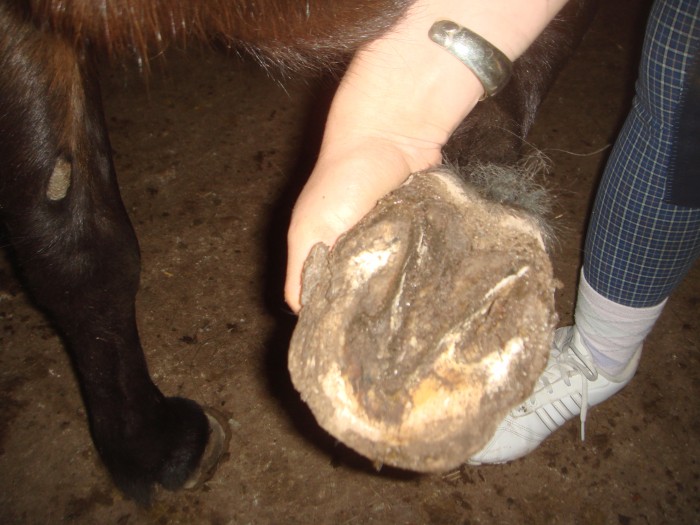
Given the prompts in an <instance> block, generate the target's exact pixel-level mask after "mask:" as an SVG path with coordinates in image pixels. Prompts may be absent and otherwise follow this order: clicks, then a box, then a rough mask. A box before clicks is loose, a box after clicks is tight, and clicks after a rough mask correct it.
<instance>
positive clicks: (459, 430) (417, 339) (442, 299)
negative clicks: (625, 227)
mask: <svg viewBox="0 0 700 525" xmlns="http://www.w3.org/2000/svg"><path fill="white" fill-rule="evenodd" d="M554 288H555V285H554V280H553V277H552V267H551V264H550V261H549V257H548V255H547V253H546V250H545V247H544V243H543V241H542V235H541V233H540V232H539V229H538V226H537V221H535V220H533V219H531V218H530V217H529V216H527V215H526V214H524V213H519V212H516V211H515V210H513V209H510V208H507V207H504V206H500V205H497V204H493V203H491V202H486V201H485V200H484V199H482V198H480V197H479V196H478V195H477V194H476V193H475V192H474V191H473V190H472V189H470V188H468V187H467V186H465V185H464V184H463V183H462V182H461V180H459V179H458V178H457V177H456V176H454V175H452V174H451V173H449V172H447V171H446V170H436V171H432V172H429V173H420V174H415V175H413V176H412V177H411V178H410V179H409V181H408V182H407V183H406V184H404V185H403V186H402V187H401V188H399V189H398V190H396V191H395V192H393V193H392V194H390V195H389V196H387V197H386V198H384V199H382V201H380V202H379V203H378V205H377V207H376V208H375V209H374V210H373V211H372V212H370V214H368V215H367V217H365V218H364V219H363V220H362V221H361V222H360V223H359V224H358V225H357V226H356V227H355V228H353V229H352V230H351V231H349V232H348V233H347V234H345V235H344V236H343V237H341V238H340V239H339V240H338V242H337V244H336V245H335V247H334V248H333V249H332V250H331V251H329V250H328V249H327V247H325V246H323V245H317V246H316V247H314V249H313V250H312V252H311V254H310V255H309V258H308V259H307V262H306V265H305V268H304V277H303V292H302V309H301V312H300V316H299V321H298V324H297V327H296V330H295V333H294V335H293V337H292V342H291V347H290V354H289V368H290V372H291V376H292V380H293V382H294V384H295V386H296V388H297V389H298V390H299V391H300V393H301V395H302V398H303V399H304V400H305V401H306V402H307V403H308V404H309V406H310V408H311V410H312V412H313V413H314V415H315V417H316V419H317V420H318V422H319V424H320V425H321V426H322V427H324V428H325V429H326V430H327V431H328V432H330V433H331V434H332V435H333V436H335V437H336V438H337V439H339V440H340V441H342V442H344V443H345V444H346V445H348V446H350V447H351V448H354V449H355V450H356V451H358V452H360V453H361V454H363V455H365V456H367V457H368V458H369V459H371V460H373V461H374V462H376V463H379V464H389V465H393V466H397V467H400V468H406V469H410V470H415V471H421V472H435V471H445V470H448V469H451V468H454V467H455V466H457V465H460V464H462V463H464V462H465V461H466V460H467V459H468V458H469V457H470V456H471V455H473V454H474V453H475V452H477V451H478V450H480V449H481V448H482V447H483V446H484V445H485V443H486V442H487V441H488V439H489V438H490V437H491V436H492V435H493V433H494V432H495V430H496V427H497V425H498V423H499V422H500V421H501V420H502V419H503V417H504V416H505V415H506V414H507V413H508V411H509V410H510V409H511V408H512V407H513V406H515V405H517V404H518V403H521V402H522V401H523V400H524V399H526V398H527V397H528V396H529V395H530V394H531V392H532V390H533V388H534V384H535V381H536V380H537V378H538V377H539V375H540V374H541V372H542V370H543V369H544V366H545V363H546V361H547V356H548V354H549V346H550V340H551V334H552V330H553V326H554V322H555V314H554V293H553V292H554Z"/></svg>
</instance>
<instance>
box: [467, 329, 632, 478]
mask: <svg viewBox="0 0 700 525" xmlns="http://www.w3.org/2000/svg"><path fill="white" fill-rule="evenodd" d="M641 353H642V352H641V347H640V349H639V350H638V351H637V353H636V354H635V355H634V357H633V358H632V360H631V361H630V363H629V364H628V365H627V367H626V368H625V369H624V370H623V371H622V372H621V373H620V374H619V375H617V376H610V375H608V374H605V373H603V372H602V371H600V370H598V369H596V367H595V365H594V363H593V359H592V358H591V354H590V352H589V351H588V350H587V349H586V348H585V346H584V345H583V342H582V341H581V336H580V335H579V333H578V330H577V329H576V327H575V326H566V327H563V328H559V329H558V330H557V331H556V332H555V333H554V342H553V344H552V352H551V354H550V356H549V361H548V362H547V368H545V371H544V373H543V374H542V376H541V377H540V378H539V379H538V381H537V384H536V386H535V391H534V393H533V394H532V397H530V399H528V400H527V401H525V402H524V403H523V404H522V405H520V406H517V407H515V408H514V409H513V410H511V412H510V414H509V415H508V416H506V418H505V419H504V420H503V422H502V423H501V424H500V425H499V426H498V429H497V430H496V433H495V434H494V436H493V437H492V438H491V441H489V442H488V443H487V444H486V446H485V447H484V448H483V449H482V450H481V451H480V452H478V453H477V454H475V455H474V456H472V457H471V458H470V459H469V461H468V463H469V464H470V465H482V464H486V463H506V462H508V461H512V460H514V459H518V458H521V457H523V456H525V455H527V454H529V453H530V452H532V451H533V450H535V449H536V448H537V447H538V446H539V444H540V443H542V441H544V440H545V438H547V437H548V436H549V435H550V434H551V433H552V432H554V431H555V430H557V429H558V428H559V427H561V426H562V425H563V424H564V423H566V422H567V421H568V420H569V419H571V418H573V417H575V416H577V415H580V418H581V439H584V430H585V423H586V415H587V412H588V408H589V407H592V406H594V405H597V404H598V403H601V402H603V401H605V400H606V399H608V398H609V397H611V396H612V395H614V394H616V393H617V392H619V391H620V390H621V389H622V388H623V387H624V386H625V385H626V384H627V383H628V382H629V381H630V379H632V376H634V373H635V372H636V370H637V364H638V363H639V357H640V355H641Z"/></svg>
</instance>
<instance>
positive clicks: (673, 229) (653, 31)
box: [584, 0, 700, 307]
mask: <svg viewBox="0 0 700 525" xmlns="http://www.w3.org/2000/svg"><path fill="white" fill-rule="evenodd" d="M699 50H700V2H699V1H698V0H666V1H664V0H657V1H656V2H655V3H654V6H653V7H652V10H651V14H650V18H649V22H648V26H647V32H646V37H645V41H644V48H643V51H642V60H641V64H640V69H639V78H638V80H637V84H636V96H635V98H634V101H633V105H632V109H631V111H630V114H629V116H628V117H627V120H626V122H625V125H624V127H623V129H622V131H621V132H620V135H619V137H618V139H617V142H616V144H615V147H614V148H613V151H612V153H611V156H610V159H609V161H608V165H607V167H606V169H605V172H604V174H603V178H602V180H601V183H600V187H599V189H598V194H597V196H596V201H595V205H594V209H593V212H592V216H591V221H590V224H589V227H588V235H587V238H586V248H585V255H584V274H585V276H586V280H587V281H588V282H589V283H590V285H591V286H592V287H593V288H594V289H595V290H596V291H597V292H598V293H600V294H601V295H603V296H604V297H607V298H608V299H610V300H612V301H614V302H616V303H619V304H623V305H626V306H632V307H648V306H654V305H656V304H659V303H660V302H661V301H663V300H664V299H666V297H668V295H669V294H670V293H671V292H672V291H673V289H674V288H675V287H676V286H678V284H679V283H680V282H681V280H682V279H683V277H685V275H686V273H687V272H688V271H689V269H690V267H691V266H692V264H693V262H694V261H695V260H696V259H697V257H698V256H699V255H700V208H691V207H681V206H675V205H672V204H668V203H666V202H665V201H666V200H668V199H667V198H666V197H667V196H666V191H667V188H668V187H669V182H670V181H671V180H672V177H673V170H674V168H675V162H674V160H675V159H674V149H673V144H674V140H675V136H674V134H675V132H676V130H677V128H678V125H677V123H678V119H679V116H680V114H681V112H682V111H683V105H682V104H681V94H682V93H683V90H685V89H688V87H689V86H688V85H687V84H688V83H689V82H688V78H689V75H688V71H689V69H690V67H691V66H692V65H693V64H694V63H695V61H696V60H698V58H699V53H698V51H699ZM697 140H698V147H699V148H700V137H697Z"/></svg>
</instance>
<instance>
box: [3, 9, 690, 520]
mask: <svg viewBox="0 0 700 525" xmlns="http://www.w3.org/2000/svg"><path fill="white" fill-rule="evenodd" d="M604 4H605V5H604V6H603V9H602V11H601V12H600V14H599V15H598V17H597V18H596V20H595V22H594V26H593V28H592V30H591V32H590V34H589V35H588V36H587V38H586V40H585V42H584V44H583V45H582V47H581V48H580V50H579V52H578V53H577V55H576V57H575V59H574V60H573V61H572V62H571V63H570V65H569V66H568V67H567V68H566V70H565V71H564V72H563V73H562V75H561V76H560V79H559V81H558V83H557V85H556V86H555V89H554V90H553V91H552V92H551V94H550V96H549V98H548V99H547V101H546V102H545V104H544V106H543V107H542V110H541V113H540V117H539V120H538V123H537V126H536V129H535V130H534V131H533V133H532V134H531V136H530V138H529V140H530V142H531V143H532V144H534V145H535V146H536V147H538V148H540V149H541V150H543V151H544V152H545V153H546V154H547V155H548V156H549V157H550V158H551V160H552V163H553V172H552V174H551V175H550V177H549V178H548V179H547V182H546V184H547V186H548V187H549V188H550V189H551V191H552V192H553V194H554V195H555V197H556V204H555V211H554V213H553V218H552V222H553V224H554V226H555V228H556V230H557V233H558V239H559V241H558V245H557V247H556V249H555V252H554V254H553V260H554V265H555V271H556V274H557V276H558V277H559V279H560V280H561V281H562V282H563V284H564V286H563V288H562V289H561V290H559V291H558V293H557V301H558V310H559V314H560V317H561V322H562V324H568V323H570V321H571V312H572V307H573V299H574V295H575V283H576V277H577V273H578V267H579V264H580V255H581V241H582V235H583V232H584V228H585V217H586V214H587V211H588V206H589V202H590V198H591V194H592V191H593V188H594V185H595V181H596V179H597V178H598V176H599V174H600V171H601V166H602V165H603V163H604V161H605V158H606V156H607V153H608V151H609V149H605V150H603V148H604V147H605V146H606V145H609V144H610V143H611V141H612V140H613V137H614V135H615V133H616V130H617V129H618V127H619V125H620V122H621V118H622V117H623V115H624V113H625V109H626V107H627V105H628V103H629V94H630V89H631V79H632V75H633V71H634V67H635V64H636V60H637V56H636V53H637V51H636V50H637V49H638V44H639V29H640V28H641V27H642V25H643V17H644V13H645V10H646V6H647V4H648V2H646V1H635V0H617V1H615V2H604ZM104 91H105V102H106V109H107V118H108V122H109V125H110V129H111V133H112V141H113V147H114V150H115V156H116V164H117V170H118V173H119V177H120V181H121V184H122V190H123V196H124V200H125V202H126V205H127V208H128V210H129V213H130V214H131V217H132V220H133V222H134V225H135V227H136V230H137V232H138V234H139V238H140V242H141V247H142V251H143V274H142V287H141V292H140V294H139V297H138V305H137V306H138V312H139V321H140V327H141V334H142V338H143V343H144V347H145V348H146V353H147V358H148V360H149V364H150V368H151V371H152V373H153V375H154V377H155V379H156V381H157V383H158V384H159V385H160V387H161V388H162V390H163V391H164V392H166V393H167V394H178V395H186V396H188V397H192V398H194V399H197V400H198V401H200V402H201V403H203V404H206V405H210V406H214V407H218V408H219V409H220V410H221V411H223V412H224V413H225V414H226V415H227V416H228V417H229V418H230V419H229V422H230V424H231V426H232V428H233V438H232V441H231V450H230V455H229V457H228V458H227V459H226V460H225V462H224V463H223V464H222V465H221V467H220V469H219V471H218V473H217V475H216V476H215V477H214V478H213V479H212V480H211V481H210V482H208V483H207V484H206V486H205V487H204V488H203V489H202V490H200V491H198V492H185V493H178V494H172V493H165V492H162V493H160V494H159V495H158V498H157V500H156V502H155V504H154V505H153V507H152V508H150V509H143V508H139V507H137V506H136V505H135V504H134V503H132V502H130V501H127V500H125V499H123V497H122V496H121V495H120V494H119V493H118V492H117V491H116V490H115V489H114V488H113V486H112V484H111V483H110V481H109V479H108V477H107V475H106V473H105V471H104V470H103V468H102V467H101V465H100V464H99V462H98V460H97V457H96V453H95V451H94V449H93V446H92V444H91V441H90V438H89V435H88V430H87V425H86V420H85V413H84V410H83V407H82V404H81V401H80V397H79V395H78V390H77V387H76V384H75V381H74V378H73V375H72V372H71V370H70V367H69V364H68V361H67V358H66V356H65V354H64V353H63V351H62V348H61V343H60V341H59V339H58V338H57V337H56V335H55V333H54V332H53V330H52V329H51V327H50V326H49V324H48V323H47V321H46V320H45V318H44V317H43V316H42V315H41V314H40V313H38V312H37V311H36V310H35V309H34V308H32V306H31V305H30V303H29V302H28V300H27V297H26V296H25V294H24V293H23V291H22V290H21V288H20V285H19V284H18V283H17V281H16V280H15V278H14V277H13V274H12V272H11V269H10V267H9V265H8V263H7V261H2V262H0V346H1V348H2V352H0V422H1V423H0V523H7V524H10V523H32V524H33V523H37V524H39V523H62V522H66V523H118V524H121V525H125V524H139V523H159V524H166V523H167V524H170V523H173V524H175V523H182V524H191V523H211V524H216V525H219V524H222V525H223V524H229V523H231V524H233V523H284V524H296V523H300V524H301V523H338V524H348V523H353V524H359V523H363V524H364V523H396V524H402V523H406V524H408V523H413V524H420V523H435V524H441V523H445V524H455V523H586V524H597V523H619V524H623V525H626V524H648V523H692V522H697V521H698V517H697V516H698V515H699V514H700V496H699V494H698V488H699V487H700V482H699V480H698V477H699V476H700V465H698V463H697V461H698V451H699V446H698V445H697V443H698V440H699V438H700V426H699V425H698V423H697V421H698V420H700V409H699V408H698V403H697V401H696V400H697V398H698V396H699V394H700V375H699V374H700V372H699V370H700V369H699V368H698V359H699V358H700V325H699V322H698V315H697V312H698V305H699V304H700V268H697V267H696V268H695V269H694V270H693V271H692V272H691V274H690V275H689V277H688V278H687V280H686V281H685V282H684V284H683V285H682V286H681V288H680V289H679V290H678V291H677V293H676V294H675V295H674V296H673V297H672V299H671V300H670V301H669V303H668V306H667V307H666V309H665V311H664V313H663V315H662V317H661V319H660V321H659V323H658V324H657V326H656V328H655V330H654V331H653V333H652V335H651V336H650V338H649V339H648V342H647V345H646V351H645V353H644V355H643V358H642V362H641V365H640V369H639V372H638V374H637V377H636V378H635V380H634V381H633V382H632V383H631V384H630V385H629V386H628V387H627V388H626V389H625V390H624V391H623V392H621V393H620V394H619V395H618V396H616V397H615V398H613V399H612V400H610V401H609V402H607V403H605V404H603V405H602V406H599V407H597V408H595V409H594V410H593V411H592V413H591V414H590V415H589V419H588V423H587V439H586V441H584V442H581V441H580V439H579V437H578V434H579V424H578V422H577V421H573V422H570V423H569V424H567V425H566V426H565V427H564V428H563V429H562V430H561V431H559V432H557V433H556V434H555V435H553V436H552V437H551V438H550V439H549V440H548V441H546V442H545V443H544V444H543V445H542V447H541V448H540V449H538V450H537V451H536V452H534V453H533V454H531V455H530V456H528V457H526V458H524V459H522V460H519V461H516V462H514V463H512V464H509V465H504V466H495V467H481V468H473V467H462V468H460V469H458V470H455V471H453V472H450V473H448V474H445V475H433V476H420V475H414V474H411V473H406V472H401V471H397V470H392V469H383V470H382V471H381V472H376V471H375V470H374V469H373V468H372V466H371V465H370V464H369V463H368V462H367V461H366V460H364V459H363V458H360V457H358V456H357V455H355V454H354V453H353V452H352V451H350V450H348V449H346V448H345V447H344V446H342V445H340V444H338V443H335V442H334V440H333V439H331V438H330V437H328V436H327V435H326V434H325V433H324V432H323V431H321V430H320V429H319V428H318V426H317V425H316V424H315V422H314V420H313V418H312V416H311V415H310V413H309V412H308V410H307V409H306V408H305V406H304V405H303V404H302V403H301V401H300V400H299V398H298V396H297V394H296V393H295V392H294V390H293V388H292V386H291V384H290V381H289V377H288V373H287V371H286V348H287V343H288V339H289V335H290V330H291V328H292V326H293V322H294V318H293V316H291V315H290V314H289V313H288V311H287V310H286V308H285V306H284V303H283V301H282V291H281V284H282V275H283V262H282V260H283V259H282V254H283V251H284V235H285V228H286V221H287V219H288V216H289V210H290V207H291V204H292V203H293V199H294V196H295V195H296V193H297V192H298V191H299V187H300V184H301V183H302V182H303V176H302V175H299V173H303V170H304V167H305V164H306V161H304V160H303V159H304V158H305V157H304V155H303V153H300V152H304V151H305V150H307V149H311V150H312V149H313V147H314V145H315V139H309V138H308V137H310V136H313V135H314V133H313V132H310V131H309V130H310V129H317V126H314V124H313V120H314V119H313V118H309V117H308V114H309V110H310V109H312V108H313V107H314V106H317V105H318V100H319V96H318V90H317V87H316V85H315V84H314V83H313V82H300V81H296V80H295V81H290V82H285V83H284V86H281V85H280V84H278V83H276V82H273V81H271V80H270V79H269V78H268V77H267V76H266V75H265V74H264V73H263V72H261V71H260V70H258V69H257V68H256V67H255V66H253V65H251V64H249V63H243V62H239V61H236V60H232V59H227V58H223V57H221V56H217V55H215V54H209V53H204V54H192V55H188V56H183V55H180V54H177V53H173V54H172V56H171V57H169V59H168V66H167V68H166V69H164V70H163V71H160V70H159V66H158V65H156V68H155V71H154V73H153V75H152V78H151V80H150V83H149V86H148V88H147V89H146V88H145V87H144V83H143V82H142V81H141V80H140V78H139V77H138V76H137V75H136V74H134V73H133V72H126V73H125V72H124V71H122V70H121V69H119V68H113V69H110V70H107V71H106V72H105V78H104ZM300 158H301V160H300Z"/></svg>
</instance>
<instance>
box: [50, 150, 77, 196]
mask: <svg viewBox="0 0 700 525" xmlns="http://www.w3.org/2000/svg"><path fill="white" fill-rule="evenodd" d="M72 170H73V167H72V166H71V163H70V162H68V161H67V160H66V159H65V158H63V157H58V159H56V165H55V166H54V167H53V173H52V174H51V178H50V179H49V185H48V187H47V188H46V196H47V197H48V199H49V200H52V201H58V200H61V199H63V198H64V197H65V196H66V194H67V193H68V188H69V187H70V179H71V172H72Z"/></svg>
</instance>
